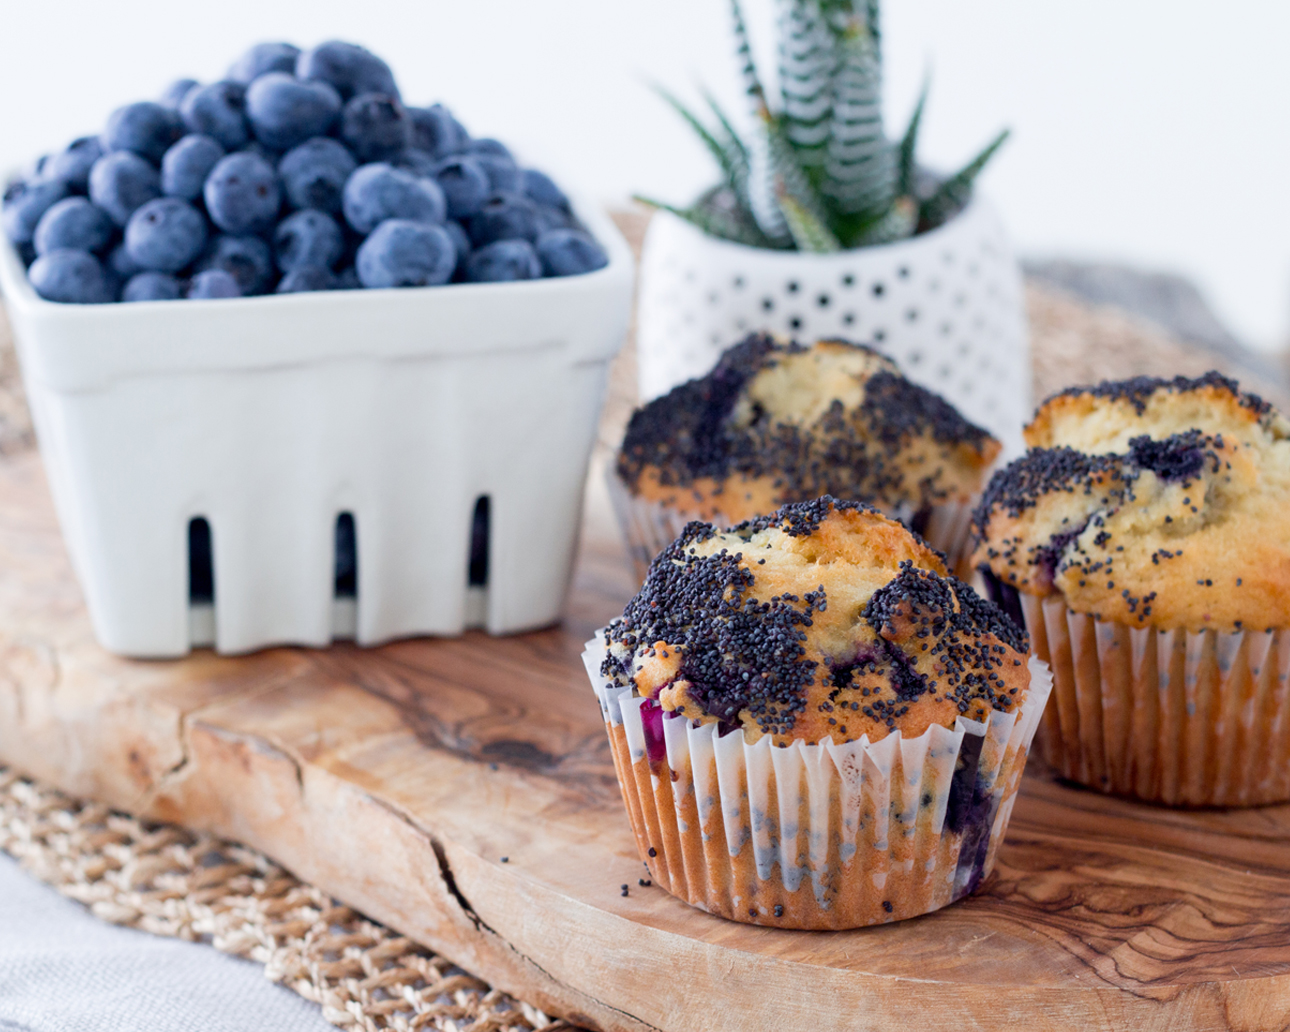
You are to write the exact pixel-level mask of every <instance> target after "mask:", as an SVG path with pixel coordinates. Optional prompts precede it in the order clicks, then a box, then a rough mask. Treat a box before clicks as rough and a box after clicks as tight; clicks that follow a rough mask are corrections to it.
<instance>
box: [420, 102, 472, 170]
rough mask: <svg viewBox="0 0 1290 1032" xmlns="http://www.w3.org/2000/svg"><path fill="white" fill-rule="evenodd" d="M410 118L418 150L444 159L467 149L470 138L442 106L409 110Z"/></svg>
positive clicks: (435, 105) (433, 105)
mask: <svg viewBox="0 0 1290 1032" xmlns="http://www.w3.org/2000/svg"><path fill="white" fill-rule="evenodd" d="M408 118H409V119H410V120H411V122H412V146H413V147H416V148H417V149H418V150H423V151H427V152H428V153H430V154H433V155H434V156H435V157H436V158H440V159H442V158H446V157H448V156H449V155H450V154H456V153H458V152H459V151H463V150H465V149H466V143H467V142H468V141H469V139H470V137H469V136H468V135H467V133H466V130H465V129H463V128H462V126H461V123H460V122H458V121H457V120H456V119H455V118H453V117H452V112H451V111H449V110H448V109H447V108H446V107H444V106H443V105H442V104H432V105H431V106H430V107H428V108H408Z"/></svg>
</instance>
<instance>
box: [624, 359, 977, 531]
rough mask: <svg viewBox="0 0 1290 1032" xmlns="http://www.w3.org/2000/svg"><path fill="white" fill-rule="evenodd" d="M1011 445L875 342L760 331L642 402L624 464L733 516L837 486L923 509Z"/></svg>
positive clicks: (967, 492) (950, 497) (952, 494)
mask: <svg viewBox="0 0 1290 1032" xmlns="http://www.w3.org/2000/svg"><path fill="white" fill-rule="evenodd" d="M1000 447H1001V446H1000V444H999V442H998V441H997V440H995V439H994V438H993V437H991V436H990V434H989V433H988V432H986V431H985V430H983V429H981V428H980V427H978V426H974V425H973V424H972V423H969V422H968V421H967V420H966V419H964V418H963V417H962V416H961V415H959V413H958V411H957V410H956V409H955V408H954V407H953V406H952V405H950V404H949V403H948V402H947V401H945V400H944V399H943V398H941V397H940V396H939V395H937V394H933V393H932V392H931V391H929V390H926V389H925V388H923V387H920V386H918V385H917V384H915V383H913V382H912V381H910V380H907V379H905V377H904V376H902V375H901V373H900V370H899V369H898V368H897V366H896V364H895V363H894V362H892V361H891V360H890V359H889V358H886V357H885V356H883V355H881V354H879V353H878V352H877V351H874V350H873V349H872V348H868V347H864V346H863V345H859V344H850V343H847V342H846V341H841V340H823V341H819V342H817V343H815V344H813V345H810V346H805V345H801V344H796V343H792V342H786V341H779V340H776V339H775V338H773V337H770V336H767V335H765V334H753V335H751V336H749V337H748V338H746V339H745V340H743V341H742V342H741V343H739V344H736V345H735V346H734V347H732V348H730V349H728V350H727V351H726V352H725V353H724V354H723V355H722V356H721V360H720V361H719V362H718V363H717V365H716V368H714V369H713V370H712V372H710V373H708V375H707V376H704V377H701V378H699V379H697V380H691V381H689V382H688V383H684V384H681V385H680V386H678V387H675V388H673V389H672V391H671V392H669V393H668V394H666V395H664V396H663V397H661V398H656V399H654V400H653V401H651V402H649V403H648V404H646V405H645V406H644V407H642V408H640V409H638V410H637V411H636V412H635V414H634V415H633V416H632V419H631V422H630V423H629V424H628V427H627V434H626V436H625V438H624V439H623V445H622V449H621V450H620V452H619V456H618V472H619V475H620V476H621V477H622V479H623V481H624V482H625V483H626V484H627V485H628V487H630V488H631V490H632V491H633V493H635V494H637V495H641V496H644V497H647V498H651V499H653V500H655V501H658V502H661V503H663V504H664V505H669V506H671V507H673V508H676V509H679V510H681V511H683V512H693V513H696V514H698V515H700V516H703V517H704V518H709V519H713V518H717V517H718V516H720V517H722V518H723V520H724V522H726V523H727V524H729V523H734V522H738V521H739V520H743V519H748V518H751V517H752V516H755V515H757V514H759V513H766V512H769V511H771V510H772V509H774V508H776V507H778V506H780V505H783V504H786V503H788V502H800V501H807V500H810V499H812V498H816V497H819V496H821V495H825V494H829V495H834V496H837V497H840V498H850V499H855V500H858V501H864V502H869V503H871V504H874V505H878V506H881V507H883V508H885V509H887V510H888V511H893V510H896V509H899V508H901V507H908V508H909V510H910V511H911V512H914V511H918V510H920V509H923V508H926V507H928V506H930V505H933V504H937V503H941V502H946V501H966V500H967V499H968V498H970V497H971V496H973V495H974V494H976V493H977V492H978V491H979V490H980V488H981V483H982V480H983V478H984V476H985V470H986V469H987V468H988V467H989V465H990V463H992V462H993V461H994V459H995V457H996V456H997V455H998V453H999V449H1000Z"/></svg>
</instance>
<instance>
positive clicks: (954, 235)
mask: <svg viewBox="0 0 1290 1032" xmlns="http://www.w3.org/2000/svg"><path fill="white" fill-rule="evenodd" d="M638 313H639V332H638V336H637V348H638V362H639V369H640V385H641V395H642V397H643V398H645V399H646V400H648V399H650V398H654V397H657V396H658V395H660V394H664V393H666V392H667V391H668V390H670V389H671V388H672V387H674V386H675V385H676V384H678V383H683V382H684V381H686V380H688V379H691V378H692V377H695V376H702V375H703V374H704V373H706V372H707V371H708V370H709V369H711V368H712V366H713V365H715V364H716V360H717V357H718V356H719V355H720V354H721V352H722V351H723V350H725V349H726V348H727V347H729V346H730V345H731V344H734V343H735V342H736V341H738V340H739V339H740V338H742V337H743V336H744V335H745V334H747V333H749V332H750V331H754V330H768V331H771V332H773V333H778V334H784V335H787V336H791V337H794V338H796V339H798V340H802V341H812V340H818V339H820V338H822V337H843V338H845V339H847V340H852V341H859V342H862V343H867V344H872V345H874V346H876V347H878V348H879V349H881V350H882V351H884V352H886V353H887V354H889V355H890V356H891V357H892V358H894V359H895V360H896V362H897V363H899V365H900V368H901V369H902V371H904V373H905V374H906V375H907V376H909V377H910V378H911V379H913V380H915V381H917V382H918V383H920V384H922V385H923V386H924V387H927V388H929V389H931V390H934V391H936V392H937V393H938V394H940V395H942V396H943V397H945V398H946V399H947V400H948V401H950V402H951V403H952V404H954V405H955V406H956V407H957V408H958V409H959V411H961V412H962V413H963V414H964V415H965V416H967V418H968V419H971V420H972V421H973V422H975V423H978V424H980V425H981V426H984V427H986V428H988V429H989V430H991V431H992V432H993V433H994V434H995V435H996V436H997V437H998V438H999V439H1000V440H1001V441H1003V442H1004V446H1005V449H1006V453H1015V454H1020V453H1021V452H1022V451H1023V450H1024V448H1023V445H1022V440H1021V427H1022V425H1023V424H1024V423H1025V422H1026V421H1028V420H1029V418H1030V415H1031V404H1032V402H1031V386H1030V347H1029V343H1028V340H1027V334H1026V321H1025V308H1024V298H1023V294H1022V284H1021V274H1020V270H1019V269H1018V267H1017V263H1016V261H1015V260H1014V258H1013V256H1012V250H1011V248H1010V246H1009V244H1008V240H1007V236H1006V235H1005V233H1004V231H1003V227H1002V225H1001V224H1000V222H999V219H998V217H997V216H996V215H995V213H994V210H993V209H992V208H990V207H989V205H987V204H986V203H984V202H983V201H980V200H976V201H973V202H972V203H971V204H970V205H969V206H968V207H967V208H966V209H965V210H964V211H963V212H961V213H960V214H959V215H958V216H956V217H955V218H954V219H952V220H951V221H950V222H948V223H947V224H946V225H944V226H942V227H940V228H939V229H936V230H933V231H932V232H930V233H924V234H922V235H921V236H917V237H914V238H912V239H910V240H903V241H900V242H898V243H894V244H885V245H883V246H881V247H866V248H861V249H859V250H854V251H843V252H840V253H837V254H803V253H801V252H797V251H771V250H764V249H760V248H754V247H746V246H744V245H742V244H732V243H730V242H729V241H725V240H717V239H715V238H713V237H710V236H706V235H705V234H703V233H701V232H699V231H698V230H697V229H695V228H694V227H693V226H691V225H690V224H689V223H687V222H685V221H683V220H682V219H679V218H677V217H676V216H674V215H669V214H667V213H666V212H659V213H658V214H656V215H655V216H654V219H653V221H652V222H651V223H650V228H649V232H648V234H647V235H646V238H645V249H644V253H643V255H642V258H641V286H640V299H639V308H638Z"/></svg>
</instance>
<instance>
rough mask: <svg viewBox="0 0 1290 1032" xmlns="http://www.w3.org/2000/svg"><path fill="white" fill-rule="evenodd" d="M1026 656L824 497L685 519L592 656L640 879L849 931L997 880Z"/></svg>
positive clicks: (723, 909)
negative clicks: (749, 516)
mask: <svg viewBox="0 0 1290 1032" xmlns="http://www.w3.org/2000/svg"><path fill="white" fill-rule="evenodd" d="M1027 652H1028V642H1027V639H1026V635H1025V632H1024V631H1023V630H1022V629H1021V628H1020V627H1019V626H1018V625H1017V624H1015V623H1014V622H1013V621H1012V620H1011V618H1009V617H1008V616H1007V615H1006V614H1005V613H1004V612H1003V611H1002V610H1001V609H999V608H998V607H997V606H995V605H994V604H993V603H991V602H989V601H986V600H985V599H982V598H981V597H980V596H978V595H977V594H976V593H975V592H974V591H973V590H972V589H971V588H970V587H968V586H967V585H966V584H964V583H963V582H962V581H959V580H957V579H956V578H955V577H953V576H952V575H950V574H949V573H948V572H947V570H946V568H945V565H944V562H943V559H942V556H941V555H940V554H939V553H937V552H935V551H934V550H932V549H931V548H929V547H928V546H927V545H926V544H925V543H924V542H923V541H922V540H921V539H919V538H918V537H917V536H916V535H914V534H913V533H911V532H910V531H909V530H907V529H906V528H905V527H904V526H902V525H901V524H899V523H897V522H896V521H894V520H892V519H889V518H888V517H886V516H884V515H883V514H882V513H880V512H878V511H877V510H876V509H873V508H871V507H869V506H866V505H862V504H860V503H856V502H840V501H837V500H835V499H833V498H829V497H824V498H820V499H817V500H815V501H812V502H805V503H796V504H791V505H786V506H784V507H782V508H781V509H779V510H777V511H776V512H773V513H771V514H769V515H766V516H760V517H757V518H756V519H753V520H750V521H747V522H744V523H741V524H739V525H738V526H736V527H734V528H733V529H732V530H729V531H722V530H719V529H718V528H716V527H714V526H712V525H711V524H705V523H701V522H697V521H696V522H693V523H691V524H690V525H689V526H688V527H687V528H686V530H685V532H684V533H683V534H682V535H681V537H680V538H679V539H678V540H676V541H675V542H674V543H673V544H672V545H670V546H669V547H668V548H667V549H666V550H665V551H664V552H663V553H662V554H661V555H660V556H659V557H658V558H657V559H656V560H655V561H654V563H653V564H652V565H651V567H650V570H649V575H648V577H647V578H646V581H645V585H644V587H642V589H641V591H640V593H639V594H638V595H637V596H636V597H635V598H634V599H633V600H632V602H631V603H630V604H629V605H628V607H627V609H626V611H625V612H624V613H623V615H622V616H621V617H620V618H618V619H616V620H614V621H613V622H612V623H610V625H609V626H608V627H607V628H605V630H604V631H603V632H602V633H601V635H600V636H599V637H598V638H597V639H596V640H595V641H593V642H592V643H590V645H589V646H588V652H587V656H586V658H587V661H588V671H589V673H590V674H591V677H592V681H593V683H594V684H595V686H596V690H597V694H598V695H599V696H600V699H601V704H602V709H603V712H604V715H605V718H606V722H607V724H608V726H609V734H610V740H611V744H612V748H613V752H614V758H615V765H616V769H617V771H618V775H619V778H620V781H621V783H622V788H623V795H624V799H625V801H626V803H627V809H628V813H629V816H630V818H631V821H632V825H633V828H634V830H635V832H636V837H637V842H638V844H639V846H640V850H641V854H642V856H643V857H644V858H645V859H646V863H647V864H648V865H649V867H650V870H651V872H652V874H653V877H654V878H655V880H656V881H657V882H658V883H659V884H660V885H661V886H663V887H664V888H666V889H668V891H670V892H672V893H673V894H674V895H677V896H679V897H681V898H682V899H685V900H687V901H688V902H690V903H692V904H694V905H695V906H698V907H701V908H702V909H705V910H708V911H711V912H712V913H717V914H721V915H723V916H725V917H729V918H733V919H735V920H740V921H748V922H752V923H757V924H770V925H775V926H779V927H789V928H849V927H856V926H859V925H865V924H874V923H879V922H883V921H891V920H898V919H901V918H905V917H912V916H914V915H916V914H922V913H926V912H928V911H929V910H934V909H936V908H938V907H941V906H944V905H945V904H947V903H949V902H952V901H953V900H954V899H957V898H959V897H960V896H962V895H965V894H966V893H968V892H971V891H972V890H973V889H974V888H975V887H976V886H977V885H978V884H979V883H980V881H981V879H982V877H983V876H984V875H985V874H986V873H987V872H988V871H989V869H990V866H991V864H992V863H993V859H994V852H995V849H996V848H997V846H998V843H999V840H1000V839H1001V837H1002V834H1003V830H1004V827H1005V826H1006V823H1007V817H1008V814H1009V812H1010V809H1011V800H1012V797H1013V795H1014V794H1015V792H1016V789H1017V785H1018V783H1019V780H1020V776H1021V770H1022V767H1023V766H1024V764H1025V757H1026V750H1027V746H1028V744H1029V740H1030V735H1031V734H1032V733H1033V729H1034V727H1035V724H1036V722H1037V720H1038V714H1039V712H1040V711H1041V710H1042V709H1043V704H1044V700H1045V699H1046V697H1047V691H1048V680H1047V675H1046V672H1045V671H1043V669H1042V667H1041V666H1034V665H1032V664H1030V663H1029V662H1028V655H1027Z"/></svg>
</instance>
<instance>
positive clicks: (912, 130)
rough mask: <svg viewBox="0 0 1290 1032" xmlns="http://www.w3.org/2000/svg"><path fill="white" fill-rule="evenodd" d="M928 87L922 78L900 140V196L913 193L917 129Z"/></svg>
mask: <svg viewBox="0 0 1290 1032" xmlns="http://www.w3.org/2000/svg"><path fill="white" fill-rule="evenodd" d="M928 85H929V83H928V80H927V79H926V78H924V79H923V88H922V89H921V90H919V91H918V103H917V104H915V105H914V113H913V114H912V115H910V116H909V125H908V126H907V127H906V129H905V135H904V136H902V137H901V139H900V151H899V154H900V161H899V173H898V178H897V181H896V184H897V185H896V192H897V193H899V194H901V195H902V196H912V195H913V193H914V173H915V171H916V170H917V167H918V166H917V164H916V155H917V153H918V129H919V126H920V124H921V123H922V121H923V107H924V106H925V105H926V104H927V89H928Z"/></svg>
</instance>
